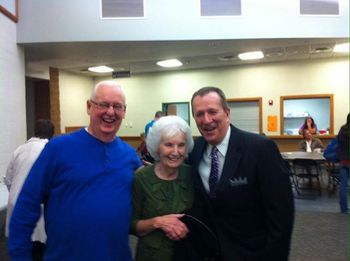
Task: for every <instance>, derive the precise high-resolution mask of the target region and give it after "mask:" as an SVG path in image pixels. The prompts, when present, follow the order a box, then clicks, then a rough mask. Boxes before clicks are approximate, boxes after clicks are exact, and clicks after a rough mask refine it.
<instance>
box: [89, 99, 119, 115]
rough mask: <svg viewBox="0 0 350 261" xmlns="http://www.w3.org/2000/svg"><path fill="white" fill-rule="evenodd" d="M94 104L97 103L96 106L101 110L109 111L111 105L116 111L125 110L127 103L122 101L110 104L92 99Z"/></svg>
mask: <svg viewBox="0 0 350 261" xmlns="http://www.w3.org/2000/svg"><path fill="white" fill-rule="evenodd" d="M90 101H91V102H92V103H93V104H95V105H96V107H97V108H98V109H99V110H101V111H108V109H109V108H110V107H112V108H113V110H114V111H115V112H124V111H125V108H126V105H123V104H120V103H113V104H110V103H108V102H95V101H93V100H90Z"/></svg>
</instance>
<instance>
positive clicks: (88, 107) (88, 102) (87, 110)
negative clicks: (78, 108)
mask: <svg viewBox="0 0 350 261" xmlns="http://www.w3.org/2000/svg"><path fill="white" fill-rule="evenodd" d="M90 110H91V102H90V101H89V100H87V101H86V112H87V114H88V115H90Z"/></svg>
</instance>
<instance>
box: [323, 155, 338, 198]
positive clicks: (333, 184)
mask: <svg viewBox="0 0 350 261" xmlns="http://www.w3.org/2000/svg"><path fill="white" fill-rule="evenodd" d="M326 169H327V172H328V186H327V188H328V192H329V196H331V195H332V194H333V193H334V192H335V191H336V190H337V188H338V187H339V184H340V177H339V175H340V164H339V162H330V161H327V165H326Z"/></svg>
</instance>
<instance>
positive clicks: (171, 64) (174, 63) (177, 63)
mask: <svg viewBox="0 0 350 261" xmlns="http://www.w3.org/2000/svg"><path fill="white" fill-rule="evenodd" d="M157 65H159V66H161V67H179V66H182V62H180V61H179V60H177V59H169V60H164V61H159V62H157Z"/></svg>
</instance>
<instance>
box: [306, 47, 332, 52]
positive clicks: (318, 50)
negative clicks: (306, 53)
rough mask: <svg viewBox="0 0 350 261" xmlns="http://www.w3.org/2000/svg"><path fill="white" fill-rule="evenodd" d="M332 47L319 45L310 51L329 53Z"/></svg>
mask: <svg viewBox="0 0 350 261" xmlns="http://www.w3.org/2000/svg"><path fill="white" fill-rule="evenodd" d="M332 50H333V49H332V48H331V47H329V46H321V47H316V48H314V49H312V51H311V53H329V52H332Z"/></svg>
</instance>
